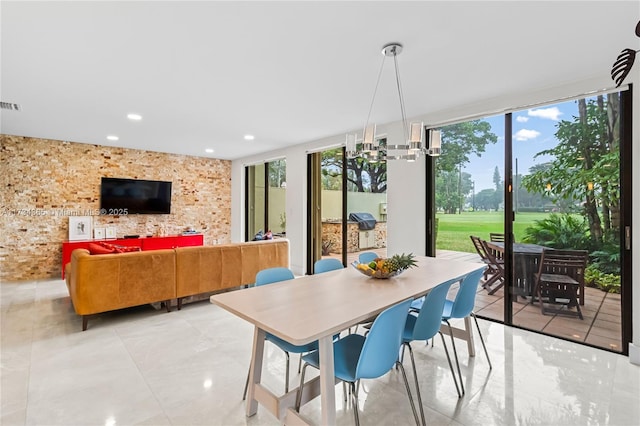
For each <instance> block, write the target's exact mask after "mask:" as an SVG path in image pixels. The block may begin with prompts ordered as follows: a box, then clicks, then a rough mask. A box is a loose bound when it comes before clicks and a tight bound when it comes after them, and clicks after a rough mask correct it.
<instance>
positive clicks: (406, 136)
mask: <svg viewBox="0 0 640 426" xmlns="http://www.w3.org/2000/svg"><path fill="white" fill-rule="evenodd" d="M393 63H394V64H395V69H396V86H397V87H398V98H399V99H400V114H401V115H402V131H403V133H404V140H405V141H408V140H409V133H408V131H407V115H406V112H405V108H404V96H403V95H402V83H401V82H400V71H399V69H398V56H397V55H396V54H395V53H394V54H393Z"/></svg>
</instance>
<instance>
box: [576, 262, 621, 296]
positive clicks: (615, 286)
mask: <svg viewBox="0 0 640 426" xmlns="http://www.w3.org/2000/svg"><path fill="white" fill-rule="evenodd" d="M584 284H585V285H586V286H588V287H596V288H599V289H600V290H603V291H606V292H607V293H620V275H617V274H607V273H604V272H602V271H600V270H598V268H597V266H596V265H593V264H592V265H589V266H587V269H586V270H585V271H584Z"/></svg>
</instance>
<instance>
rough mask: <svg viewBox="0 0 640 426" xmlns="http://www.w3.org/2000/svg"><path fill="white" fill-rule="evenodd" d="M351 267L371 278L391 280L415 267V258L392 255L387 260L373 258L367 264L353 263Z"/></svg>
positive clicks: (412, 256) (405, 255)
mask: <svg viewBox="0 0 640 426" xmlns="http://www.w3.org/2000/svg"><path fill="white" fill-rule="evenodd" d="M353 266H355V268H356V269H357V270H358V271H360V272H361V273H363V274H365V275H367V276H369V277H373V278H383V279H384V278H391V277H395V276H397V275H400V274H401V273H402V272H404V271H405V270H407V269H409V268H413V267H414V266H417V265H416V261H415V256H414V255H413V253H409V254H404V253H402V254H394V255H393V256H391V257H388V258H386V259H385V258H381V257H378V258H375V259H374V260H372V261H371V262H369V263H358V262H354V264H353Z"/></svg>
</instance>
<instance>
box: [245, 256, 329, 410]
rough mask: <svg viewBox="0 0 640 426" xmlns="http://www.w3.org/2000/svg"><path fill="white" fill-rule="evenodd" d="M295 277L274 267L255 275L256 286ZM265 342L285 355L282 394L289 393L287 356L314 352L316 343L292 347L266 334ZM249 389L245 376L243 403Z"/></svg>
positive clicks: (289, 272) (288, 270)
mask: <svg viewBox="0 0 640 426" xmlns="http://www.w3.org/2000/svg"><path fill="white" fill-rule="evenodd" d="M294 278H295V276H294V275H293V272H291V270H290V269H289V268H283V267H276V268H268V269H263V270H262V271H260V272H258V273H257V274H256V286H261V285H267V284H272V283H276V282H280V281H287V280H292V279H294ZM266 340H267V341H269V342H271V343H273V344H274V345H276V346H277V347H279V348H280V349H282V350H283V351H284V353H285V356H286V359H287V362H286V370H285V383H284V393H287V392H289V354H290V353H296V354H302V353H306V352H311V351H315V350H317V349H318V341H317V340H316V341H315V342H311V343H309V344H306V345H300V346H297V345H292V344H291V343H289V342H287V341H286V340H282V339H281V338H279V337H276V336H274V335H273V334H271V333H267V335H266ZM248 387H249V375H248V374H247V382H246V384H245V386H244V394H243V396H242V400H243V401H244V400H245V399H246V397H247V389H248Z"/></svg>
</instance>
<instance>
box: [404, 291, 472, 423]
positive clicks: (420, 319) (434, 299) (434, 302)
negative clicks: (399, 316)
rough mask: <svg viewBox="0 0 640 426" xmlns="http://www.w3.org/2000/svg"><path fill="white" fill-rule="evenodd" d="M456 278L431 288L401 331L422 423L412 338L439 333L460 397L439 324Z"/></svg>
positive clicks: (429, 337) (423, 338)
mask: <svg viewBox="0 0 640 426" xmlns="http://www.w3.org/2000/svg"><path fill="white" fill-rule="evenodd" d="M456 281H458V280H450V281H446V282H444V283H442V284H438V285H437V286H436V287H434V288H432V289H431V290H430V291H429V293H428V294H427V296H426V297H425V299H424V303H423V305H422V309H421V310H420V313H419V314H415V313H413V312H411V313H409V315H408V316H407V323H406V324H405V326H404V332H403V333H402V349H403V354H404V348H408V349H409V355H410V357H411V366H412V367H413V377H414V378H415V381H416V394H417V395H418V406H419V407H420V416H421V417H422V423H423V424H426V423H425V418H424V409H423V408H422V396H421V395H420V386H419V385H418V373H417V371H416V362H415V360H414V358H413V349H412V348H411V342H412V341H414V340H429V339H431V338H433V337H434V336H435V335H436V334H440V337H441V338H442V343H443V345H444V352H445V354H447V361H449V369H450V370H451V376H452V377H453V383H455V385H456V390H457V391H458V397H462V393H461V392H460V388H459V386H458V381H457V380H456V373H455V372H454V371H453V364H452V363H451V357H450V356H449V351H448V350H447V345H446V343H445V340H444V336H443V335H442V333H440V326H441V325H442V311H443V309H444V303H445V301H446V300H447V292H448V291H449V288H451V285H452V284H453V283H454V282H456Z"/></svg>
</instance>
